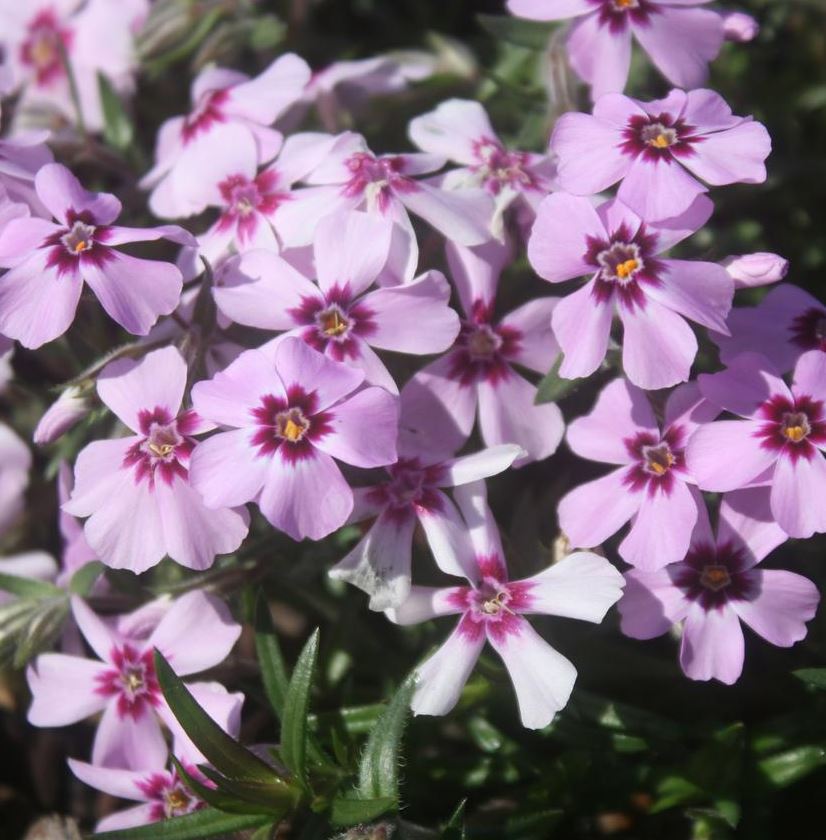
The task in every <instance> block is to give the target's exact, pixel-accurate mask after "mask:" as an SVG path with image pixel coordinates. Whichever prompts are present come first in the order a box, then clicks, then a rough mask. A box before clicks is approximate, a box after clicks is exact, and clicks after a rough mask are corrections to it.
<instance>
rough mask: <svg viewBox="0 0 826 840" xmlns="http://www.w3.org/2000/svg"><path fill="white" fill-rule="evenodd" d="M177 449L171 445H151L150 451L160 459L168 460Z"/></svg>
mask: <svg viewBox="0 0 826 840" xmlns="http://www.w3.org/2000/svg"><path fill="white" fill-rule="evenodd" d="M174 448H175V446H174V445H173V444H171V443H150V444H149V451H150V452H152V453H153V454H154V455H157V456H158V457H159V458H166V456H167V455H169V453H170V452H171V451H172V450H173V449H174Z"/></svg>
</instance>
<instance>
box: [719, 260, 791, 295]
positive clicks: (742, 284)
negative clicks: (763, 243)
mask: <svg viewBox="0 0 826 840" xmlns="http://www.w3.org/2000/svg"><path fill="white" fill-rule="evenodd" d="M723 267H724V268H725V269H726V271H727V272H728V273H729V274H730V275H731V277H732V278H733V280H734V287H735V288H736V289H750V288H752V287H754V286H767V285H768V284H769V283H776V282H777V281H778V280H782V279H783V278H784V277H785V276H786V274H787V273H788V271H789V261H788V260H787V259H785V258H784V257H781V256H780V255H779V254H770V253H768V252H767V251H758V252H756V253H754V254H742V255H741V256H734V257H726V259H724V260H723Z"/></svg>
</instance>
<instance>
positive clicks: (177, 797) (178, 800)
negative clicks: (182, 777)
mask: <svg viewBox="0 0 826 840" xmlns="http://www.w3.org/2000/svg"><path fill="white" fill-rule="evenodd" d="M166 804H167V805H168V806H169V808H170V809H171V810H173V811H177V810H178V809H180V808H186V806H187V805H188V804H189V798H188V797H187V795H186V794H185V793H184V792H183V791H182V790H178V789H175V790H171V791H169V792H168V793H167V794H166Z"/></svg>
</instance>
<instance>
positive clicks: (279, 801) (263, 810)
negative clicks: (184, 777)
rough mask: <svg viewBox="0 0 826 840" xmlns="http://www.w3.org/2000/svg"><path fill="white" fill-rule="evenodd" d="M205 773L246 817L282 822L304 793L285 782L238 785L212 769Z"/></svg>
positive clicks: (202, 768)
mask: <svg viewBox="0 0 826 840" xmlns="http://www.w3.org/2000/svg"><path fill="white" fill-rule="evenodd" d="M201 772H202V773H203V774H204V775H205V776H206V777H207V778H208V779H209V780H210V781H212V782H214V783H215V784H216V785H217V786H218V790H219V791H220V792H221V793H222V794H225V795H227V796H229V797H231V800H232V802H233V803H234V805H236V806H237V809H238V810H240V811H241V813H244V814H249V813H257V814H269V815H270V816H272V817H278V818H279V819H280V818H281V817H283V816H284V815H285V814H287V813H288V812H289V811H291V810H293V809H294V808H295V807H296V806H297V805H298V803H299V801H300V799H301V794H300V792H299V791H298V790H297V789H296V788H295V787H293V786H292V785H290V784H289V783H288V782H286V781H284V780H283V779H276V780H273V781H270V782H251V781H238V780H237V779H228V778H227V777H226V776H222V775H221V774H220V773H217V772H216V771H215V770H213V769H212V768H211V767H209V766H208V765H203V766H202V767H201ZM213 804H214V803H213ZM217 807H221V806H217ZM224 810H228V809H226V808H224ZM233 810H235V808H234V809H233Z"/></svg>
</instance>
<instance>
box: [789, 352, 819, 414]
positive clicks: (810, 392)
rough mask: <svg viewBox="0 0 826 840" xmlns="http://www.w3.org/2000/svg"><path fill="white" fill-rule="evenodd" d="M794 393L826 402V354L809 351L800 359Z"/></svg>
mask: <svg viewBox="0 0 826 840" xmlns="http://www.w3.org/2000/svg"><path fill="white" fill-rule="evenodd" d="M792 393H794V394H795V396H798V395H799V396H807V397H814V398H815V399H816V400H821V401H822V402H826V352H824V351H823V350H809V351H807V352H806V353H804V354H803V355H802V356H801V357H800V358H799V359H798V361H797V364H796V365H795V369H794V382H793V384H792Z"/></svg>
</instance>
